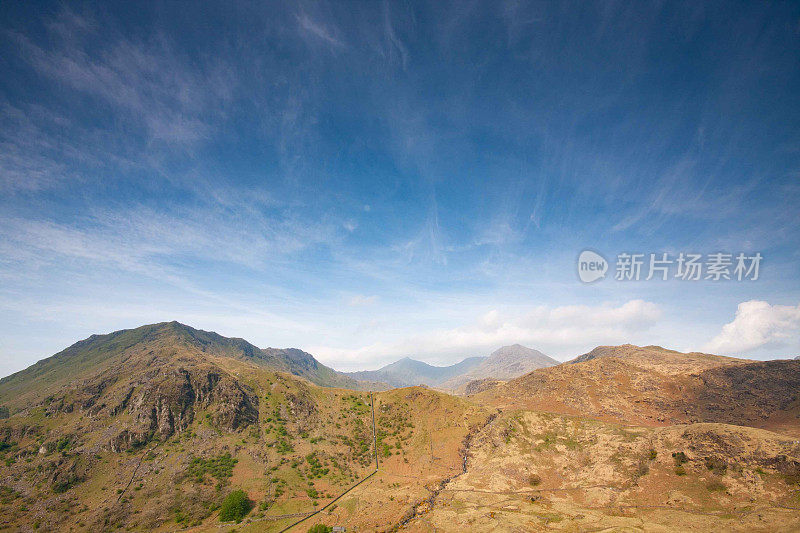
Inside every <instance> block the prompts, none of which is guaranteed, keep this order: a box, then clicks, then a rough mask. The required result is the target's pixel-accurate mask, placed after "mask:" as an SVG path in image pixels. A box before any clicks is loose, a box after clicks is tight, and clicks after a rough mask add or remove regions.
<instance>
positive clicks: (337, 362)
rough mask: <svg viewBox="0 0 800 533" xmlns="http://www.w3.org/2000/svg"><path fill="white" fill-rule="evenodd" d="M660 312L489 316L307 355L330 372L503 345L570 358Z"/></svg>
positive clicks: (639, 305) (544, 310)
mask: <svg viewBox="0 0 800 533" xmlns="http://www.w3.org/2000/svg"><path fill="white" fill-rule="evenodd" d="M660 318H661V309H660V308H659V307H658V306H657V305H656V304H654V303H652V302H646V301H644V300H631V301H628V302H626V303H624V304H622V305H619V306H617V307H614V306H612V305H610V304H603V305H597V306H588V305H570V306H561V307H547V306H539V307H535V308H533V309H530V310H529V311H527V312H524V313H521V314H517V315H514V316H504V315H503V314H501V313H500V312H499V311H497V310H492V311H490V312H488V313H486V314H485V315H483V316H482V317H480V318H479V319H478V320H476V321H475V322H474V323H472V324H469V325H465V326H461V327H457V328H452V329H440V330H434V331H430V332H427V333H421V334H419V335H414V336H409V337H406V338H403V339H400V340H398V341H397V342H392V343H386V342H377V343H374V344H371V345H368V346H362V347H358V348H352V349H347V348H333V347H330V346H310V347H308V351H310V352H311V353H313V354H314V355H315V356H318V358H319V359H320V360H322V361H323V362H325V363H326V364H331V365H333V366H334V368H337V369H342V370H348V369H352V368H359V369H361V368H364V366H365V363H367V366H370V367H377V366H380V365H382V364H385V363H388V362H391V361H393V360H395V359H397V358H399V357H404V356H413V357H421V358H423V359H426V360H428V361H429V362H439V363H448V362H454V361H455V360H458V359H460V358H462V357H465V356H476V355H488V354H489V353H490V352H491V351H492V350H495V349H497V348H499V347H500V346H503V345H507V344H514V343H520V344H525V345H528V346H531V347H533V348H536V349H538V350H541V351H543V352H544V353H547V354H562V353H569V354H572V355H578V354H579V353H582V352H581V350H584V349H588V348H591V347H594V346H596V345H598V344H620V343H625V342H630V341H631V338H632V337H633V336H634V335H636V334H638V333H640V332H642V331H644V330H647V329H649V328H650V327H651V326H653V325H654V324H655V323H656V322H657V321H658V320H659V319H660Z"/></svg>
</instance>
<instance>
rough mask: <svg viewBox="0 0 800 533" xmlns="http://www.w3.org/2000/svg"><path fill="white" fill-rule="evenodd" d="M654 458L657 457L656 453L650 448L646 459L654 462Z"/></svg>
mask: <svg viewBox="0 0 800 533" xmlns="http://www.w3.org/2000/svg"><path fill="white" fill-rule="evenodd" d="M656 457H658V452H657V451H655V450H654V449H652V448H651V449H650V452H649V453H648V456H647V458H648V459H650V460H651V461H655V460H656Z"/></svg>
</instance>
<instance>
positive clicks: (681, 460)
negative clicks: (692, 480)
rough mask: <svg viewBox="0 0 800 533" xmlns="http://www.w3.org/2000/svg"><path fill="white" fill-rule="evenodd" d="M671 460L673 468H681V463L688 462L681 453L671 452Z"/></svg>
mask: <svg viewBox="0 0 800 533" xmlns="http://www.w3.org/2000/svg"><path fill="white" fill-rule="evenodd" d="M672 459H674V460H675V466H681V465H682V464H683V463H688V462H689V458H688V457H686V454H685V453H683V452H672Z"/></svg>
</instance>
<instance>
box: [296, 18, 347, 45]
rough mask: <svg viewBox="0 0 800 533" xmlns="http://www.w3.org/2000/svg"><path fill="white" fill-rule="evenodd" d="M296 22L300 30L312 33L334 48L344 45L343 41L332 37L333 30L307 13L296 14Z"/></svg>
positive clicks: (308, 33)
mask: <svg viewBox="0 0 800 533" xmlns="http://www.w3.org/2000/svg"><path fill="white" fill-rule="evenodd" d="M297 22H298V24H299V25H300V29H301V31H302V32H304V33H305V34H307V35H313V36H314V37H316V38H318V39H321V40H322V41H324V42H325V43H327V44H329V45H331V46H332V47H334V48H344V47H345V43H344V42H343V41H341V40H340V39H338V38H336V37H334V34H333V32H332V31H331V30H330V29H329V28H328V27H327V26H326V25H324V24H322V23H321V22H318V21H316V20H314V19H312V18H311V17H310V16H309V15H308V14H306V13H299V14H298V15H297Z"/></svg>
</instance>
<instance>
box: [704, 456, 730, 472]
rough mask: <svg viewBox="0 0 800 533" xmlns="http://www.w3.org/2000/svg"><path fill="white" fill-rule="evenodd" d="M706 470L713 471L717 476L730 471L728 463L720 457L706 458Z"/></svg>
mask: <svg viewBox="0 0 800 533" xmlns="http://www.w3.org/2000/svg"><path fill="white" fill-rule="evenodd" d="M705 463H706V468H707V469H709V470H711V471H713V472H714V473H715V474H719V475H724V474H725V472H726V471H727V470H728V463H726V462H725V461H724V460H722V459H720V458H719V457H706V460H705Z"/></svg>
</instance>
